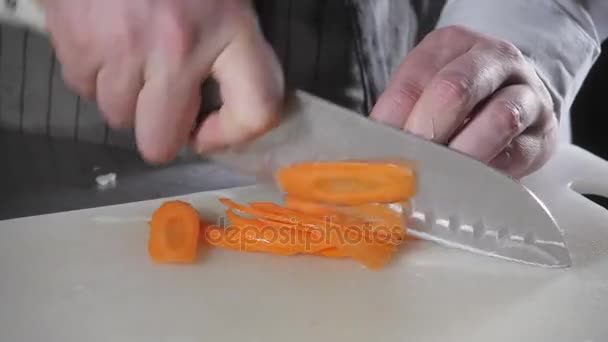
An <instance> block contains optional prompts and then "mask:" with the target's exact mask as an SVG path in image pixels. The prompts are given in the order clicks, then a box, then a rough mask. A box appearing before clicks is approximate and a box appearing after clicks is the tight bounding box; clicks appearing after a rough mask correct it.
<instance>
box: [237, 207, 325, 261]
mask: <svg viewBox="0 0 608 342" xmlns="http://www.w3.org/2000/svg"><path fill="white" fill-rule="evenodd" d="M226 216H227V217H228V219H229V220H230V222H231V227H237V228H238V229H241V230H243V231H244V236H245V237H246V239H247V241H252V240H253V241H255V242H256V243H262V244H266V245H268V246H273V249H284V250H287V251H291V252H294V253H316V252H318V251H321V250H323V249H327V248H330V247H332V246H331V245H329V244H328V243H327V242H326V241H324V240H323V239H318V238H315V237H314V236H313V234H311V233H310V232H308V231H306V230H304V229H300V228H299V227H298V226H297V225H289V224H284V223H280V222H273V221H270V220H262V219H251V218H245V217H242V216H240V215H238V214H236V213H235V212H234V211H232V210H228V211H226ZM247 241H246V242H247Z"/></svg>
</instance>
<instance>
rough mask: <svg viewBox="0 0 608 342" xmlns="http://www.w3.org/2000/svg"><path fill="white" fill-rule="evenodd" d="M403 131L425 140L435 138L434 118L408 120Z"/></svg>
mask: <svg viewBox="0 0 608 342" xmlns="http://www.w3.org/2000/svg"><path fill="white" fill-rule="evenodd" d="M405 131H406V132H408V133H410V134H413V135H416V136H419V137H421V138H423V139H426V140H435V137H436V135H435V119H434V118H432V117H431V118H428V119H424V120H416V121H413V120H410V121H408V122H407V124H406V126H405Z"/></svg>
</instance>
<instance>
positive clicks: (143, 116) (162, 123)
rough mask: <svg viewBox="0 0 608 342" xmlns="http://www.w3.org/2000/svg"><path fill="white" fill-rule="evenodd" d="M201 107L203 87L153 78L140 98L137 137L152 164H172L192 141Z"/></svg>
mask: <svg viewBox="0 0 608 342" xmlns="http://www.w3.org/2000/svg"><path fill="white" fill-rule="evenodd" d="M199 107H200V83H199V82H198V81H196V80H195V79H193V78H192V77H188V73H187V72H186V73H184V75H182V76H181V77H179V76H176V77H171V76H168V75H166V74H154V75H152V76H150V78H148V79H147V80H146V82H145V84H144V87H143V88H142V90H141V92H140V93H139V96H138V98H137V108H136V113H135V135H136V141H137V146H138V148H139V150H140V152H141V154H142V155H143V157H144V159H145V160H147V161H148V162H152V163H164V162H168V161H170V160H172V159H173V158H174V157H175V155H176V154H177V153H178V152H179V150H180V148H182V147H183V146H184V145H185V144H186V143H187V142H188V139H189V136H190V133H191V131H192V128H193V124H194V121H195V118H196V114H197V113H198V109H199Z"/></svg>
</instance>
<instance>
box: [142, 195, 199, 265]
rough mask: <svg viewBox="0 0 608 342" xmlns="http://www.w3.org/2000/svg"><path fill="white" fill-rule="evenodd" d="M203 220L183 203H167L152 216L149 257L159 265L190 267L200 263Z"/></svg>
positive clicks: (190, 207) (189, 206)
mask: <svg viewBox="0 0 608 342" xmlns="http://www.w3.org/2000/svg"><path fill="white" fill-rule="evenodd" d="M200 226H201V219H200V217H199V215H198V212H197V211H196V209H194V208H193V207H192V206H191V205H189V204H188V203H185V202H182V201H170V202H165V203H163V204H162V205H161V206H160V207H159V208H158V209H157V210H156V211H155V212H154V214H153V215H152V220H151V222H150V238H149V240H148V253H149V255H150V257H151V258H152V260H154V261H155V262H158V263H190V262H193V261H194V260H195V259H196V256H197V249H198V240H199V231H200Z"/></svg>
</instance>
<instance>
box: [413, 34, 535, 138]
mask: <svg viewBox="0 0 608 342" xmlns="http://www.w3.org/2000/svg"><path fill="white" fill-rule="evenodd" d="M505 46H510V45H505ZM505 51H507V52H505ZM522 59H523V57H521V56H520V53H519V52H518V50H517V49H516V48H514V47H509V48H500V49H496V48H494V47H493V46H492V47H491V48H486V47H484V45H483V44H478V45H476V46H475V47H474V48H473V49H471V50H470V51H469V52H467V53H465V54H464V55H462V56H460V57H458V58H457V59H455V60H454V61H452V62H450V63H449V64H448V65H446V66H445V67H444V68H443V69H442V70H441V71H440V72H439V73H437V75H436V76H435V77H434V78H433V80H432V81H431V82H430V83H429V85H428V86H427V87H426V88H425V90H424V92H423V94H422V96H421V97H420V99H419V101H418V102H417V103H416V105H415V107H414V109H413V110H412V113H411V115H410V117H409V119H408V121H407V123H406V125H405V127H404V128H405V130H407V131H409V132H411V133H413V134H416V135H419V136H422V137H424V138H426V139H429V140H433V141H435V142H438V143H442V144H444V143H447V142H448V141H449V139H450V138H451V137H452V135H453V134H454V133H455V132H456V130H457V129H458V128H459V127H460V126H461V125H462V123H463V122H464V121H465V119H466V118H467V117H468V116H469V114H470V113H471V112H473V110H474V108H475V107H476V106H477V105H478V104H479V103H481V102H483V101H484V100H485V99H486V98H488V97H489V96H490V95H492V94H493V93H494V92H495V91H496V90H497V89H498V88H499V87H500V86H501V85H503V84H504V83H505V82H507V81H512V80H513V81H515V80H517V81H521V79H522V78H523V76H520V75H523V74H524V71H523V69H522V67H521V65H522V63H520V62H521V60H522Z"/></svg>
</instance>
